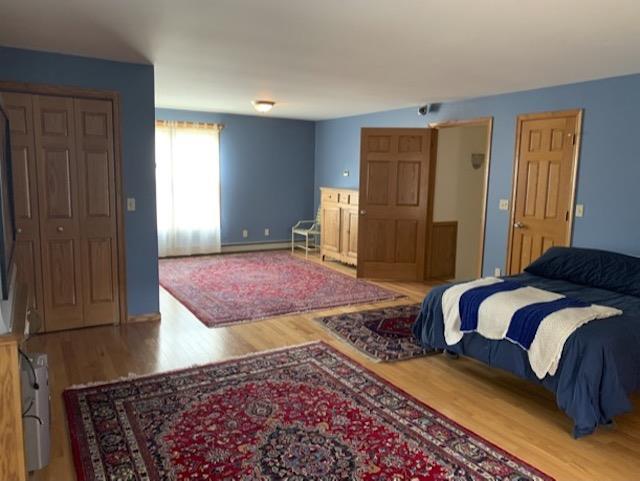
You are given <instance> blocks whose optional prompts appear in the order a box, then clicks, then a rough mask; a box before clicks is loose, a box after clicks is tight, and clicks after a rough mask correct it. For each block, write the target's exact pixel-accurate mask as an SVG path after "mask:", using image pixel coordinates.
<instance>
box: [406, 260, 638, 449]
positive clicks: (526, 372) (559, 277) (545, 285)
mask: <svg viewBox="0 0 640 481" xmlns="http://www.w3.org/2000/svg"><path fill="white" fill-rule="evenodd" d="M509 279H514V280H517V281H519V282H521V283H523V284H525V285H529V286H533V287H537V288H540V289H545V290H548V291H552V292H557V293H559V294H564V295H566V296H568V297H572V298H575V299H579V300H582V301H585V302H588V303H594V304H600V305H605V306H611V307H615V308H618V309H621V310H622V311H623V314H622V315H618V316H616V317H612V318H609V319H603V320H596V321H591V322H590V323H588V324H585V325H584V326H582V327H580V328H579V329H577V330H576V331H575V332H573V334H571V336H570V337H569V338H568V339H567V341H566V343H565V344H564V348H563V350H562V356H561V359H560V363H559V365H558V369H557V371H556V373H555V374H554V375H553V376H551V375H547V376H545V377H544V378H543V379H541V380H540V379H538V378H537V377H536V375H535V374H534V373H533V371H532V369H531V367H530V365H529V359H528V356H527V352H526V351H525V350H523V349H522V348H521V347H519V346H517V345H516V344H513V343H511V342H509V341H507V340H489V339H486V338H484V337H482V336H480V335H479V334H477V333H468V334H465V335H464V336H463V338H462V340H461V341H460V342H458V343H457V344H454V345H447V344H446V342H445V338H444V319H443V313H442V295H443V293H444V292H445V290H446V289H447V288H448V287H450V285H443V286H438V287H436V288H434V289H433V290H432V291H431V292H430V293H429V294H428V295H427V297H426V298H425V299H424V302H423V303H422V308H421V310H420V313H419V315H418V317H417V319H416V322H415V324H414V326H413V333H414V335H415V336H416V338H417V339H418V340H419V341H420V342H421V343H422V344H423V345H424V346H425V347H430V348H435V349H442V350H447V351H450V352H454V353H457V354H460V355H462V356H467V357H470V358H473V359H476V360H479V361H481V362H483V363H486V364H488V365H489V366H493V367H497V368H501V369H504V370H506V371H509V372H511V373H513V374H515V375H517V376H519V377H521V378H524V379H527V380H530V381H532V382H535V383H539V384H542V385H543V386H544V387H545V388H547V389H549V390H551V391H552V392H553V393H554V394H555V397H556V401H557V404H558V406H559V407H560V409H562V410H563V411H564V412H565V413H566V414H567V415H568V416H569V417H571V418H572V419H573V422H574V428H573V435H574V437H576V438H578V437H581V436H585V435H588V434H591V433H593V432H594V431H595V429H596V428H597V427H598V426H599V425H606V424H610V423H612V421H613V418H614V417H615V416H617V415H619V414H622V413H624V412H627V411H630V410H631V408H632V403H631V401H630V399H629V396H630V394H631V393H632V392H633V391H636V390H638V389H639V388H640V258H637V257H631V256H625V255H622V254H616V253H612V252H607V251H598V250H592V249H576V248H552V249H550V250H549V251H548V252H547V253H546V254H545V255H543V256H542V257H541V258H540V259H539V260H538V261H536V262H534V263H533V264H532V265H531V266H529V267H528V268H527V269H526V272H524V273H523V274H520V275H517V276H511V277H509Z"/></svg>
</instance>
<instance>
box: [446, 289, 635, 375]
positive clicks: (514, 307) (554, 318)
mask: <svg viewBox="0 0 640 481" xmlns="http://www.w3.org/2000/svg"><path fill="white" fill-rule="evenodd" d="M499 282H503V280H502V279H498V278H496V277H487V278H482V279H478V280H475V281H471V282H466V283H463V284H457V285H454V286H452V287H450V288H449V289H447V290H446V291H445V292H444V294H443V295H442V312H443V315H444V336H445V340H446V342H447V344H448V345H453V344H456V343H458V342H459V341H460V340H461V339H462V337H463V335H464V333H465V332H477V333H478V334H480V335H482V336H483V337H486V338H487V339H496V340H498V339H508V340H509V341H511V342H515V343H516V344H519V345H520V346H521V347H522V348H523V349H525V350H527V348H526V347H525V346H523V345H522V344H520V343H519V342H518V340H517V339H513V338H509V336H507V332H508V331H509V328H510V326H511V322H512V320H513V318H514V314H516V312H517V311H519V310H520V309H522V308H525V307H527V306H531V305H532V304H539V303H545V302H552V301H556V300H559V299H563V298H564V297H565V296H563V295H561V294H557V293H555V292H549V291H545V290H542V289H538V288H535V287H530V286H522V287H519V288H516V289H514V290H509V291H505V292H496V293H494V294H491V295H489V296H488V297H487V298H486V299H484V300H483V301H482V302H481V303H480V305H479V308H478V309H477V326H476V325H475V324H474V328H472V329H469V330H463V329H461V326H462V324H463V322H462V319H461V314H460V299H461V297H462V295H463V294H464V293H466V292H467V291H470V290H471V289H475V288H479V287H482V286H490V285H492V284H496V283H499ZM496 287H497V286H496ZM620 314H622V311H620V310H619V309H615V308H612V307H607V306H600V305H596V304H590V305H585V306H584V307H567V308H562V309H560V310H557V311H555V312H552V313H550V314H548V315H546V317H544V318H543V319H542V321H541V322H540V324H539V326H538V327H537V331H536V332H535V337H533V341H532V342H531V344H530V346H529V348H528V355H529V363H530V365H531V369H532V370H533V372H534V373H535V374H536V376H538V378H539V379H542V378H544V377H545V376H546V375H547V374H550V375H554V374H555V373H556V370H557V369H558V364H559V362H560V357H561V355H562V349H563V347H564V344H565V342H566V340H567V339H568V338H569V336H570V335H571V334H573V332H574V331H575V330H576V329H578V328H579V327H580V326H582V325H584V324H586V323H588V322H589V321H592V320H594V319H604V318H607V317H613V316H617V315H620ZM467 323H468V321H467ZM467 327H468V326H467Z"/></svg>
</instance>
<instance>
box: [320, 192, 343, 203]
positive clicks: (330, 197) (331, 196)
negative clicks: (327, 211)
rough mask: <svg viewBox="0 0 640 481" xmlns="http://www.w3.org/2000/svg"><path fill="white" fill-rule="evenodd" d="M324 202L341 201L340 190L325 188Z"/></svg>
mask: <svg viewBox="0 0 640 481" xmlns="http://www.w3.org/2000/svg"><path fill="white" fill-rule="evenodd" d="M321 200H322V202H340V192H337V191H335V190H323V191H322V199H321Z"/></svg>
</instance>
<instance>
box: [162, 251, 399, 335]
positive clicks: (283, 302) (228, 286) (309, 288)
mask: <svg viewBox="0 0 640 481" xmlns="http://www.w3.org/2000/svg"><path fill="white" fill-rule="evenodd" d="M160 284H161V285H162V287H164V288H165V289H166V290H167V291H169V292H170V293H171V294H172V295H173V296H174V297H176V298H177V299H178V300H179V301H180V302H182V303H183V304H184V305H185V306H186V307H187V308H188V309H189V310H190V311H191V312H193V314H195V316H196V317H197V318H198V319H200V321H202V323H203V324H205V325H207V326H208V327H219V326H224V325H229V324H236V323H239V322H245V321H251V320H257V319H264V318H266V317H271V316H277V315H281V314H289V313H293V312H304V311H311V310H315V309H323V308H329V307H335V306H344V305H349V304H358V303H362V302H374V301H380V300H384V299H394V298H397V297H402V296H400V295H399V294H396V293H394V292H391V291H388V290H386V289H383V288H381V287H378V286H376V285H374V284H371V283H369V282H365V281H361V280H357V279H354V278H353V277H350V276H348V275H346V274H342V273H340V272H337V271H335V270H333V269H329V268H327V267H323V266H321V265H319V264H317V263H315V262H310V261H305V260H303V259H300V258H298V257H295V256H293V255H291V254H290V253H288V252H283V251H272V252H257V253H250V254H224V255H215V256H199V257H182V258H176V259H161V260H160Z"/></svg>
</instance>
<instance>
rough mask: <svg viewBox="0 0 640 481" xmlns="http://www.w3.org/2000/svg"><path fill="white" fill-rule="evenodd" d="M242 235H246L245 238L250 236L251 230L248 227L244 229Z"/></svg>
mask: <svg viewBox="0 0 640 481" xmlns="http://www.w3.org/2000/svg"><path fill="white" fill-rule="evenodd" d="M242 237H244V238H245V239H246V238H247V237H249V231H248V230H247V229H243V230H242Z"/></svg>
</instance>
